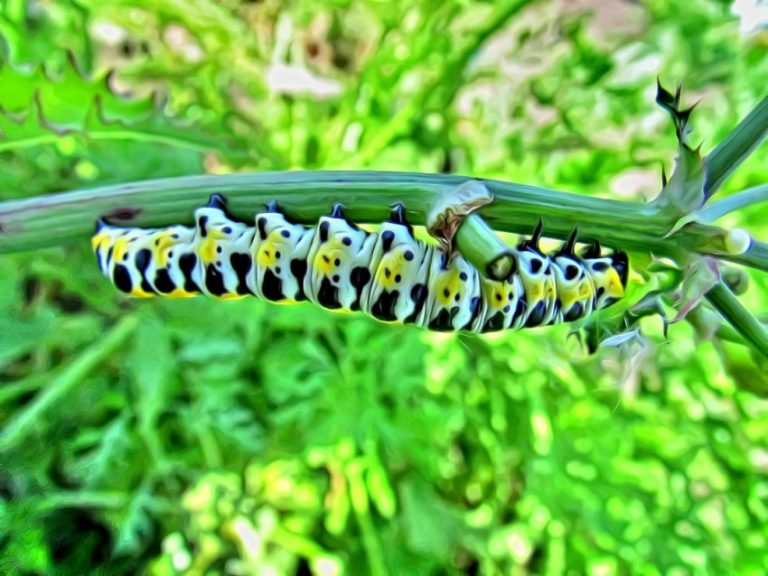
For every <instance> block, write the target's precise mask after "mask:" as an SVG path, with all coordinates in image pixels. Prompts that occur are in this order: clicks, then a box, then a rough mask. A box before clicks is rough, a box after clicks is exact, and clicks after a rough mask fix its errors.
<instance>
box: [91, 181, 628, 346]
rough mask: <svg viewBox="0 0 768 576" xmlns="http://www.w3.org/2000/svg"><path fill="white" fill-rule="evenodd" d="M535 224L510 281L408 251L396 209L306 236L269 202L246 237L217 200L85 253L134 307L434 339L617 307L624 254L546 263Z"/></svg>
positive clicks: (326, 224)
mask: <svg viewBox="0 0 768 576" xmlns="http://www.w3.org/2000/svg"><path fill="white" fill-rule="evenodd" d="M541 232H542V230H541V225H539V226H537V228H536V230H535V231H534V234H533V236H532V238H530V239H528V240H525V241H524V242H522V243H520V244H519V245H518V246H517V247H515V248H511V252H512V254H513V256H514V258H515V266H514V267H513V270H514V272H513V273H511V274H510V275H509V276H508V277H507V278H505V279H504V280H500V281H497V280H489V279H487V278H485V277H483V276H482V275H481V274H480V273H479V272H478V270H476V269H475V268H474V267H473V266H472V265H471V264H470V263H469V262H468V261H467V260H465V259H464V257H463V256H462V255H461V254H460V253H459V252H458V251H457V250H453V252H452V253H451V254H450V255H448V254H446V253H444V252H443V251H442V250H441V249H440V248H439V247H437V246H436V245H433V244H430V243H426V242H423V241H421V240H417V239H416V238H415V237H414V236H413V233H412V229H411V227H410V225H409V224H408V223H407V221H406V220H405V209H404V208H403V206H402V205H399V204H398V205H396V206H395V208H394V209H393V212H392V216H391V218H390V219H389V220H387V221H386V222H384V223H383V224H382V225H381V228H380V230H379V231H378V232H367V231H365V230H362V229H360V228H358V227H357V226H355V225H354V224H353V223H351V222H349V221H348V220H347V219H346V218H345V217H344V215H343V213H342V210H341V207H340V206H339V205H336V206H334V209H333V211H332V213H331V214H330V215H329V216H324V217H322V218H320V221H319V222H318V225H317V226H316V227H305V226H302V225H299V224H295V223H292V222H290V221H289V220H288V219H287V218H286V217H285V215H284V214H282V213H281V212H280V211H279V210H278V209H277V205H276V204H274V203H271V204H270V208H269V209H268V210H267V211H265V212H261V213H259V214H256V215H255V218H254V225H253V226H248V225H247V224H244V223H242V222H239V221H236V220H235V219H233V218H231V217H230V216H229V215H228V214H227V212H226V207H225V202H224V199H223V198H222V197H221V196H216V198H215V199H214V198H212V201H211V202H210V203H209V204H208V205H207V206H204V207H201V208H198V209H197V210H196V211H195V226H194V227H184V226H172V227H169V228H159V229H141V228H130V227H119V226H114V225H111V224H107V223H106V222H104V221H100V223H99V224H98V226H97V229H96V233H95V234H94V236H93V239H92V244H93V249H94V252H95V253H96V256H97V258H98V260H99V265H100V267H101V270H102V272H103V273H104V274H105V275H106V276H107V277H108V278H110V279H111V281H112V282H113V283H114V284H115V286H117V288H118V289H120V290H121V291H123V292H126V293H128V294H132V295H135V296H154V295H158V294H159V295H166V296H171V297H186V296H194V295H196V294H198V293H204V294H207V295H210V296H214V297H218V298H240V297H245V296H248V295H254V296H256V297H259V298H263V299H265V300H270V301H275V302H295V301H301V300H309V301H311V302H313V303H314V304H317V305H320V306H323V307H325V308H328V309H332V310H348V311H352V310H361V311H362V312H364V313H366V314H369V315H371V316H373V317H374V318H377V319H379V320H384V321H387V322H398V323H403V324H409V323H414V324H417V325H419V326H422V327H425V328H429V329H432V330H440V331H453V330H466V331H471V332H491V331H496V330H505V329H515V328H524V327H534V326H542V325H548V324H556V323H559V322H571V321H575V320H578V319H580V318H584V317H586V316H588V315H589V314H591V313H592V312H593V311H594V310H598V309H601V308H605V307H606V306H609V305H610V304H612V303H613V302H616V301H617V300H619V299H621V298H622V297H623V296H624V290H625V288H626V284H627V276H628V272H629V262H628V259H627V256H626V254H624V253H623V252H615V253H613V254H608V255H603V254H602V252H601V248H600V246H599V245H598V244H596V243H595V244H593V245H592V246H590V247H589V248H587V250H586V251H585V252H583V253H582V254H581V256H577V255H576V254H575V253H574V244H575V241H576V238H575V234H574V235H572V237H571V238H570V239H569V240H568V242H567V243H566V244H564V245H563V247H562V248H561V249H560V250H559V251H558V252H555V253H554V254H551V255H547V254H545V253H543V252H542V251H541V250H540V249H539V245H538V242H539V237H540V235H541Z"/></svg>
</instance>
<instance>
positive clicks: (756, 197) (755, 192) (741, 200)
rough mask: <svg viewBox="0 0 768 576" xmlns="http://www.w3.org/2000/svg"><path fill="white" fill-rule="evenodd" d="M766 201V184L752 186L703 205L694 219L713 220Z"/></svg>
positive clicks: (767, 192)
mask: <svg viewBox="0 0 768 576" xmlns="http://www.w3.org/2000/svg"><path fill="white" fill-rule="evenodd" d="M766 201H768V184H762V185H760V186H755V187H754V188H748V189H747V190H742V191H741V192H737V193H736V194H731V195H730V196H728V197H727V198H723V199H722V200H719V201H717V202H715V203H713V204H710V205H709V206H705V207H704V208H702V209H701V210H699V212H698V215H697V218H696V219H697V220H699V221H700V222H714V221H715V220H717V219H718V218H722V217H723V216H725V215H726V214H730V213H731V212H735V211H736V210H739V209H741V208H745V207H747V206H751V205H753V204H758V203H759V202H766Z"/></svg>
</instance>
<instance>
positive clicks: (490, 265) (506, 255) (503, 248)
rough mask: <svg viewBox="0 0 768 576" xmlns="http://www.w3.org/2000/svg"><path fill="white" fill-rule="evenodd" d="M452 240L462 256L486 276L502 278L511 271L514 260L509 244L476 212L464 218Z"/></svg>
mask: <svg viewBox="0 0 768 576" xmlns="http://www.w3.org/2000/svg"><path fill="white" fill-rule="evenodd" d="M454 240H455V242H456V247H457V248H458V250H459V252H461V254H462V256H464V258H466V259H467V261H468V262H470V263H471V264H472V265H473V266H474V267H475V268H477V269H478V270H480V273H481V274H483V275H484V276H486V277H487V278H491V279H492V280H503V279H504V278H506V277H507V276H509V274H510V272H512V271H513V269H514V266H515V260H514V256H512V252H511V251H510V249H509V246H507V245H506V244H505V243H504V242H503V241H502V240H501V238H499V237H498V236H497V235H496V233H495V232H494V231H493V229H492V228H491V227H490V226H488V224H486V223H485V220H483V219H482V218H481V217H480V216H478V215H477V214H470V215H468V216H467V217H466V218H465V219H464V221H463V222H462V223H461V224H460V225H459V229H458V230H457V231H456V236H455V237H454Z"/></svg>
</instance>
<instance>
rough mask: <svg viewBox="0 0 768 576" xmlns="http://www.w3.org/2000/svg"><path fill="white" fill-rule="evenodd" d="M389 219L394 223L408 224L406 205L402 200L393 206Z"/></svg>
mask: <svg viewBox="0 0 768 576" xmlns="http://www.w3.org/2000/svg"><path fill="white" fill-rule="evenodd" d="M389 221H390V222H392V223H393V224H403V225H404V226H407V225H408V219H407V218H406V216H405V206H403V205H402V204H401V203H400V202H398V203H397V204H395V205H394V207H393V208H392V213H391V214H390V216H389Z"/></svg>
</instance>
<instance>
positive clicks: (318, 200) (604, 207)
mask: <svg viewBox="0 0 768 576" xmlns="http://www.w3.org/2000/svg"><path fill="white" fill-rule="evenodd" d="M467 180H468V178H466V177H464V176H454V175H446V174H415V173H406V172H341V171H339V172H332V171H327V172H326V171H320V172H313V171H306V172H263V173H243V174H227V175H223V176H211V175H207V176H188V177H182V178H167V179H162V180H148V181H143V182H135V183H128V184H119V185H114V186H104V187H100V188H93V189H91V190H81V191H76V192H68V193H64V194H54V195H49V196H39V197H34V198H29V199H26V200H16V201H11V202H4V203H1V204H0V253H8V252H19V251H23V250H29V249H33V248H45V247H50V246H56V245H58V244H62V243H64V242H68V241H74V240H77V239H83V238H86V237H88V236H90V235H91V234H92V233H93V229H94V223H95V222H96V220H97V219H98V218H99V217H102V216H106V217H108V220H109V221H110V222H112V223H114V224H122V225H131V226H167V225H169V224H172V223H184V224H191V223H192V222H193V212H194V210H195V208H197V207H199V206H201V205H203V204H205V203H206V202H207V200H208V197H209V196H210V194H212V193H214V192H220V193H223V194H224V195H225V196H226V197H227V199H228V206H229V208H230V211H231V212H232V213H233V215H234V216H236V217H238V218H241V219H243V220H244V221H246V222H251V221H252V220H253V216H254V214H255V213H257V212H258V211H261V210H263V209H264V207H265V205H266V204H267V203H268V202H269V201H271V200H277V201H278V203H279V205H280V206H281V208H282V209H284V210H285V211H286V213H287V214H288V215H289V216H290V217H291V218H293V219H294V220H296V221H297V222H302V223H305V224H313V223H315V222H316V221H317V219H318V218H319V217H320V216H322V215H325V214H328V213H329V211H330V208H331V205H332V204H333V203H334V202H339V201H340V202H342V203H343V204H344V206H345V207H346V212H345V213H346V214H347V215H348V216H349V217H350V218H351V219H353V220H354V221H356V222H361V223H363V222H369V223H378V222H382V221H383V220H385V219H386V218H388V216H389V211H390V209H391V207H392V206H393V205H394V204H396V203H398V202H402V203H405V205H406V207H407V209H408V217H409V218H410V220H411V221H412V222H413V223H414V224H417V225H423V224H424V223H425V220H426V215H427V214H428V213H429V211H430V210H431V208H432V206H433V205H434V203H435V201H436V199H437V198H438V197H439V196H440V195H442V194H446V193H448V192H449V191H450V190H452V189H453V188H455V187H456V186H457V185H458V184H461V183H463V182H465V181H467ZM481 182H482V183H483V184H485V185H486V186H487V187H488V188H489V189H490V190H491V192H493V194H494V197H495V201H494V202H493V204H491V205H489V206H486V207H484V208H482V209H481V210H479V211H478V214H480V215H482V216H483V218H484V219H485V220H486V221H487V222H488V223H489V224H490V226H491V227H492V228H493V229H494V230H496V231H500V232H516V233H519V234H529V233H530V232H531V231H532V230H533V228H534V227H535V226H536V223H537V222H538V221H539V219H540V218H541V219H543V222H544V235H545V236H547V237H551V238H560V239H566V238H568V236H569V235H570V233H571V231H572V230H573V228H574V227H578V229H579V240H580V241H584V242H588V241H591V240H599V241H600V242H602V243H603V244H605V245H606V246H611V247H616V248H621V249H624V250H630V251H632V250H635V251H641V252H648V251H652V252H653V253H655V254H657V255H664V256H670V257H676V256H678V255H679V254H680V253H681V251H683V250H686V251H689V252H699V253H702V254H712V255H714V256H717V257H721V258H724V259H727V260H732V261H734V262H740V263H742V264H746V265H748V266H752V267H755V268H759V269H762V270H768V258H766V257H765V256H766V254H765V253H764V252H762V251H760V250H759V249H756V247H759V243H755V244H756V246H753V248H752V249H751V250H750V251H749V252H747V253H746V254H742V255H740V256H733V255H729V254H727V252H726V250H725V246H724V243H723V234H722V231H721V230H720V229H719V228H715V227H713V226H706V225H703V224H691V225H688V226H686V227H685V229H683V230H681V231H680V232H679V233H677V234H675V236H674V237H673V238H665V235H666V234H667V232H668V231H669V229H670V227H671V226H672V224H673V223H672V222H671V221H670V220H669V219H668V217H666V216H664V215H663V214H662V213H661V212H659V211H658V210H657V209H655V208H654V207H652V206H649V205H648V204H644V203H639V202H625V201H619V200H607V199H601V198H593V197H589V196H581V195H578V194H568V193H564V192H557V191H553V190H548V189H545V188H537V187H534V186H526V185H522V184H514V183H509V182H501V181H498V180H481Z"/></svg>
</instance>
